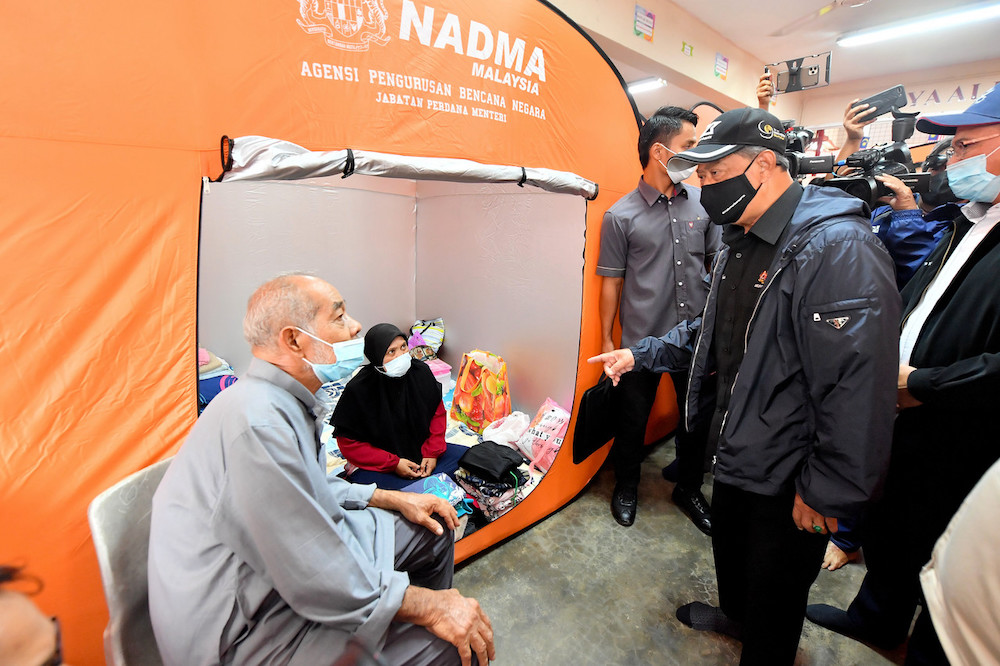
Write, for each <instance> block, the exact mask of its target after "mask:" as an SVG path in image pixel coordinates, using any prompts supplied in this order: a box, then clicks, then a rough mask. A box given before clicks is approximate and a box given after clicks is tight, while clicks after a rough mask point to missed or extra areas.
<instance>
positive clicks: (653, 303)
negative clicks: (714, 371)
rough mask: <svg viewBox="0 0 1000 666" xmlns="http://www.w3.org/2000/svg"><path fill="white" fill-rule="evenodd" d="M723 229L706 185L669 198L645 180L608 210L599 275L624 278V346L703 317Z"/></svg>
mask: <svg viewBox="0 0 1000 666" xmlns="http://www.w3.org/2000/svg"><path fill="white" fill-rule="evenodd" d="M721 236H722V234H721V230H720V228H719V226H718V225H715V224H712V223H711V221H710V220H709V218H708V214H707V213H706V212H705V209H704V208H702V207H701V189H700V188H697V187H691V186H688V185H683V184H678V185H677V186H676V188H675V193H674V196H673V197H672V198H670V199H667V197H665V196H663V195H662V194H660V192H659V191H657V190H656V189H655V188H653V187H652V186H651V185H649V184H647V183H646V182H645V181H644V180H642V179H641V178H640V179H639V186H638V187H637V188H636V189H634V190H632V191H631V192H630V193H628V194H627V195H625V196H624V197H622V198H621V199H619V200H618V201H617V202H615V204H614V205H613V206H611V208H609V209H608V211H607V212H606V213H605V214H604V222H603V224H602V226H601V252H600V256H599V258H598V261H597V274H598V275H602V276H605V277H620V278H624V283H623V285H622V295H621V303H620V305H619V308H618V316H619V321H620V322H621V326H622V339H621V346H622V347H628V346H630V345H632V344H634V343H635V342H638V341H639V340H641V339H642V338H644V337H646V336H647V335H663V334H664V333H666V332H667V331H669V330H670V329H671V328H673V327H674V326H675V325H677V324H678V323H679V322H682V321H684V320H692V319H694V318H695V317H697V316H698V315H700V314H701V312H702V310H703V309H704V308H705V300H706V299H707V298H708V283H707V282H706V280H705V276H706V275H708V273H709V270H710V268H711V262H712V259H713V258H714V256H715V254H716V252H718V250H719V246H720V245H721V242H722V241H721Z"/></svg>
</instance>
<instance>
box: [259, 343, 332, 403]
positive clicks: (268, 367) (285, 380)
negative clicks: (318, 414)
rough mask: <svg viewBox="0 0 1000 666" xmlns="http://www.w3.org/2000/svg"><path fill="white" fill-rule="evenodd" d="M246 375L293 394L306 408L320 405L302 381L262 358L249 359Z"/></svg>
mask: <svg viewBox="0 0 1000 666" xmlns="http://www.w3.org/2000/svg"><path fill="white" fill-rule="evenodd" d="M246 376H247V377H256V378H258V379H262V380H264V381H266V382H268V383H270V384H274V385H275V386H277V387H279V388H282V389H284V390H286V391H288V392H289V393H291V394H292V395H294V396H295V397H296V398H297V399H298V400H299V402H301V403H302V404H303V405H305V406H306V409H309V410H313V409H314V408H316V407H322V402H321V401H320V400H319V398H318V396H317V395H316V394H315V393H310V392H309V389H307V388H306V387H305V386H304V385H303V384H302V382H300V381H299V380H297V379H295V377H292V376H291V375H290V374H288V373H287V372H285V371H284V370H282V369H281V368H279V367H278V366H276V365H274V364H273V363H269V362H267V361H265V360H264V359H262V358H257V357H256V356H254V357H253V359H252V360H251V361H250V367H249V368H248V369H247V373H246Z"/></svg>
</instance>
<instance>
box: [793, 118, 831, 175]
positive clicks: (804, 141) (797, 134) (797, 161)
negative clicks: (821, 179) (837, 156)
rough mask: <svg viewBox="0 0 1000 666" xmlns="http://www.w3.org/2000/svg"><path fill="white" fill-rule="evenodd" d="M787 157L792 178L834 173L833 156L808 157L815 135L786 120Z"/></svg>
mask: <svg viewBox="0 0 1000 666" xmlns="http://www.w3.org/2000/svg"><path fill="white" fill-rule="evenodd" d="M782 124H783V125H784V126H785V157H787V158H788V173H789V174H790V175H791V176H792V178H796V177H798V176H799V174H804V173H830V172H831V171H833V155H806V154H805V152H806V148H808V147H809V144H810V143H812V140H813V137H814V136H815V133H814V132H813V131H812V130H808V129H806V128H805V127H796V126H795V121H794V120H786V121H784V122H783V123H782Z"/></svg>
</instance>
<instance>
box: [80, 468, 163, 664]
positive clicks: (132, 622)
mask: <svg viewBox="0 0 1000 666" xmlns="http://www.w3.org/2000/svg"><path fill="white" fill-rule="evenodd" d="M170 460H171V459H170V458H168V459H166V460H161V461H160V462H158V463H155V464H153V465H150V466H149V467H147V468H145V469H142V470H139V471H138V472H136V473H135V474H132V475H131V476H129V477H127V478H126V479H123V480H122V481H119V482H118V483H116V484H115V485H114V486H112V487H110V488H108V489H107V490H105V491H104V492H102V493H101V494H100V495H98V496H97V497H96V498H94V501H93V502H91V503H90V508H89V509H88V510H87V517H88V519H89V521H90V532H91V534H92V535H93V537H94V548H95V549H96V550H97V562H98V564H99V565H100V568H101V580H102V581H103V583H104V596H105V598H106V599H107V602H108V612H109V614H110V619H109V621H108V626H107V628H105V630H104V658H105V660H106V661H107V663H108V664H110V665H112V666H129V665H132V664H142V665H144V666H145V665H149V666H159V665H160V664H162V663H163V662H162V660H161V659H160V652H159V649H158V648H157V647H156V638H155V637H154V636H153V625H152V623H151V622H150V619H149V589H148V588H149V584H148V581H147V579H146V558H147V556H148V555H149V522H150V515H151V513H152V508H153V493H154V492H156V488H157V486H159V485H160V480H161V479H162V478H163V474H164V472H166V471H167V466H169V465H170Z"/></svg>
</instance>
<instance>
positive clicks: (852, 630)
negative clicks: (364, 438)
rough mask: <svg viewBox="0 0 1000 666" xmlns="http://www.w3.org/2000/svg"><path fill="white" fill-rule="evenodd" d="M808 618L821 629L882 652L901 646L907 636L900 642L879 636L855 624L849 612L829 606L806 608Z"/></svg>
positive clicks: (821, 605) (813, 605) (818, 605)
mask: <svg viewBox="0 0 1000 666" xmlns="http://www.w3.org/2000/svg"><path fill="white" fill-rule="evenodd" d="M806 617H807V618H809V620H810V621H812V622H813V623H815V624H818V625H819V626H821V627H824V628H826V629H829V630H830V631H835V632H837V633H838V634H841V635H843V636H847V637H848V638H853V639H854V640H856V641H861V642H862V643H868V644H869V645H874V646H875V647H877V648H880V649H882V650H893V649H895V648H897V647H899V646H900V644H901V643H902V642H903V640H905V638H906V637H905V636H904V637H903V638H900V639H899V640H893V639H891V638H886V637H885V636H878V635H876V634H875V633H874V632H872V631H870V630H869V629H867V628H866V627H865V626H864V625H862V624H861V623H859V622H855V621H854V620H852V619H851V616H850V615H848V613H847V611H844V610H840V609H839V608H836V607H834V606H830V605H829V604H809V605H808V606H806Z"/></svg>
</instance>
